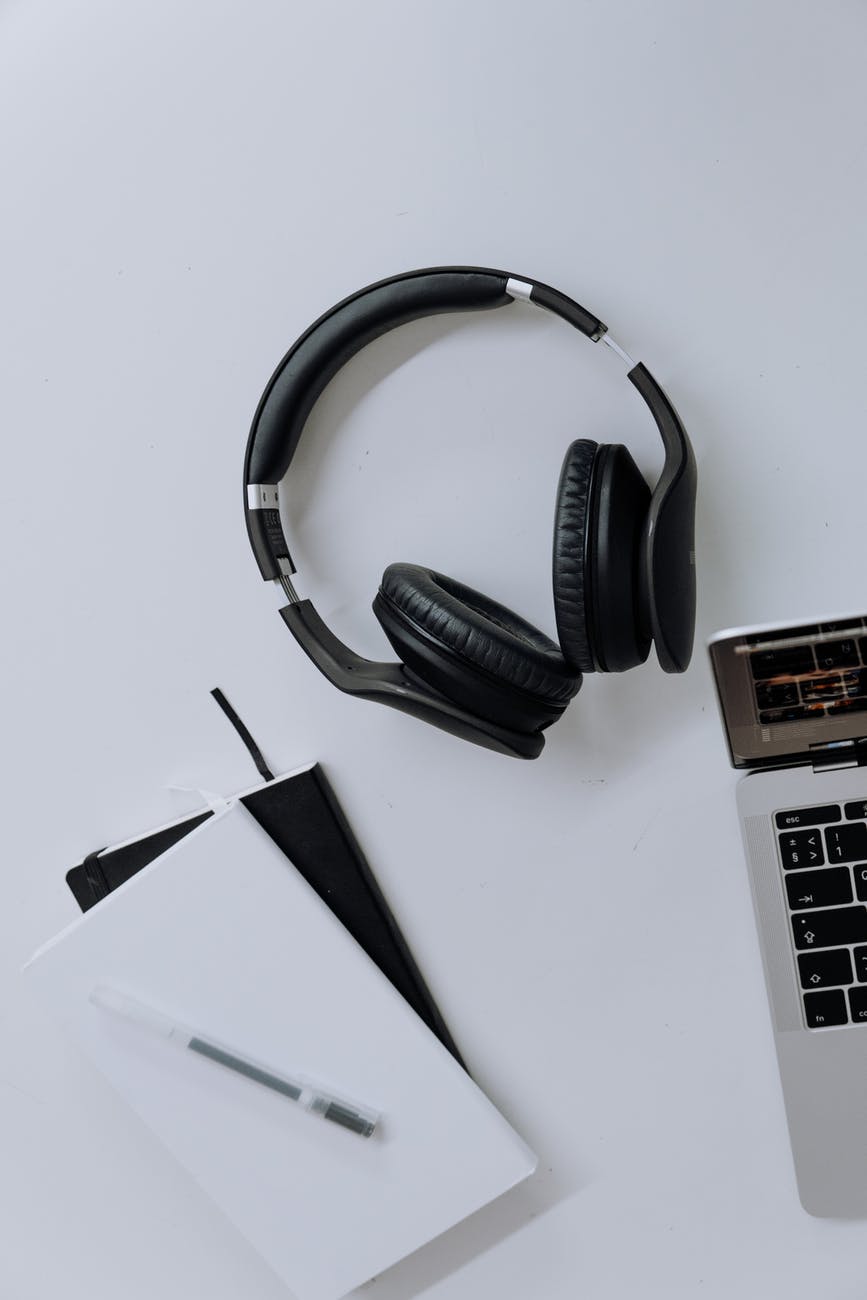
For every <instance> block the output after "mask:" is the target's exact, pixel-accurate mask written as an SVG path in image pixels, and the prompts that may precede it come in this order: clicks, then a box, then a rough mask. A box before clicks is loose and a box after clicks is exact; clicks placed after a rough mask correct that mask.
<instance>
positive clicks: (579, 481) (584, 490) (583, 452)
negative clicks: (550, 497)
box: [552, 438, 599, 673]
mask: <svg viewBox="0 0 867 1300" xmlns="http://www.w3.org/2000/svg"><path fill="white" fill-rule="evenodd" d="M598 450H599V448H598V446H597V444H596V443H595V442H592V441H591V440H590V439H589V438H579V439H578V440H577V442H573V443H572V444H571V445H570V447H569V449H568V450H567V452H566V455H565V458H564V460H563V468H562V469H561V471H560V482H559V484H558V485H557V504H556V507H555V510H554V552H553V564H552V578H553V589H554V616H555V618H556V621H557V635H558V636H559V638H560V648H561V650H562V651H563V657H564V658H565V660H566V662H567V663H570V664H572V665H573V667H575V668H577V669H578V670H579V671H580V672H582V673H592V672H595V671H596V668H597V663H596V657H595V655H594V654H593V650H592V647H591V629H590V623H589V618H588V614H589V601H588V600H587V593H586V574H585V543H586V537H587V533H588V530H589V528H590V522H589V517H588V516H589V510H590V484H591V480H592V476H593V465H594V462H595V460H596V452H597V451H598Z"/></svg>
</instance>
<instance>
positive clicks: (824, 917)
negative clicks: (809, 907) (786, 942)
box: [792, 906, 867, 952]
mask: <svg viewBox="0 0 867 1300" xmlns="http://www.w3.org/2000/svg"><path fill="white" fill-rule="evenodd" d="M792 931H793V933H794V936H795V947H796V948H797V949H798V951H799V952H802V951H803V950H804V949H809V948H838V947H839V946H840V945H841V944H844V943H863V942H864V940H865V939H867V907H863V906H856V907H829V908H828V910H827V911H825V912H798V913H797V915H796V916H793V917H792Z"/></svg>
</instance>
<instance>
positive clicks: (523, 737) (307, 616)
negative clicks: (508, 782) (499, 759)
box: [280, 600, 545, 758]
mask: <svg viewBox="0 0 867 1300" xmlns="http://www.w3.org/2000/svg"><path fill="white" fill-rule="evenodd" d="M280 614H281V617H282V618H283V621H284V622H285V624H286V626H287V627H288V628H289V630H290V632H291V633H292V635H293V636H294V637H295V639H296V641H298V642H299V644H300V645H301V647H302V649H303V650H304V652H305V654H307V655H308V656H309V657H310V659H312V660H313V662H314V663H315V664H316V667H317V668H318V669H319V671H320V672H321V673H323V674H324V675H325V676H326V677H327V678H328V680H329V681H330V682H331V683H332V685H334V686H336V687H337V688H338V690H341V691H346V692H347V694H349V695H360V696H361V697H362V699H365V700H376V701H378V702H379V703H380V704H388V705H390V706H391V707H392V708H393V709H399V710H400V711H401V712H402V713H409V714H411V715H412V716H413V717H415V718H421V719H422V721H424V722H430V723H432V724H433V726H435V727H439V728H440V730H442V731H448V732H450V733H451V734H452V735H453V736H460V738H461V739H462V740H471V741H473V743H474V744H476V745H482V746H483V747H484V748H485V749H493V750H495V751H496V752H497V753H500V754H509V755H511V756H512V757H513V758H538V757H539V755H540V754H541V752H542V750H543V749H544V747H545V737H544V736H543V735H542V734H541V733H540V732H538V731H534V732H526V731H517V730H512V729H510V728H508V727H500V726H497V725H496V724H495V723H493V722H489V721H487V720H486V719H485V718H480V717H478V715H476V714H474V713H471V712H470V711H469V710H468V709H464V708H461V707H460V706H459V705H457V704H455V703H453V702H452V701H451V700H448V699H446V697H445V696H444V695H440V694H439V692H438V691H435V690H433V689H432V688H431V687H430V686H427V685H426V684H425V683H424V682H422V681H420V680H419V679H418V678H416V677H415V676H414V675H413V674H412V672H410V671H408V670H407V669H406V668H405V667H404V666H403V664H388V663H375V662H373V661H371V660H369V659H362V658H361V656H360V655H357V654H356V653H355V652H354V651H353V650H350V648H349V646H347V645H344V643H343V642H342V641H341V640H340V639H339V637H336V636H335V635H334V633H333V632H332V631H331V629H330V628H328V627H326V626H325V624H324V623H323V622H322V619H321V618H320V617H319V615H318V614H317V612H316V610H315V609H314V608H313V605H312V604H311V603H310V601H309V600H301V601H298V603H297V604H294V605H285V606H284V607H283V608H282V609H281V610H280Z"/></svg>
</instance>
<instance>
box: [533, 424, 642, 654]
mask: <svg viewBox="0 0 867 1300" xmlns="http://www.w3.org/2000/svg"><path fill="white" fill-rule="evenodd" d="M649 504H650V489H649V488H648V486H647V484H646V483H645V481H644V479H643V478H642V476H641V474H640V472H639V470H638V466H637V465H636V464H635V461H634V460H633V459H632V457H631V456H630V454H629V452H628V451H627V449H626V448H625V447H623V446H622V445H621V444H619V443H613V444H604V445H603V446H598V445H597V444H596V443H595V442H591V441H589V440H588V439H579V440H578V441H577V442H573V443H572V445H571V446H570V447H569V449H568V451H567V452H566V457H565V459H564V461H563V469H562V471H561V474H560V483H559V486H558V489H557V506H556V512H555V518H554V555H553V580H554V609H555V614H556V618H557V632H558V635H559V637H560V645H561V648H562V650H563V654H564V656H565V658H566V660H567V662H568V663H571V664H573V665H574V666H575V667H577V668H580V670H581V671H582V672H592V671H593V670H594V669H598V670H599V671H601V672H624V671H625V670H626V669H628V668H634V667H636V666H637V665H638V664H640V663H643V662H644V660H645V659H646V658H647V656H648V654H649V653H650V642H651V638H650V632H649V629H647V628H645V627H644V621H645V620H644V619H643V617H642V612H641V606H640V599H639V595H640V587H639V559H640V540H641V533H642V529H643V526H644V522H645V519H646V516H647V510H648V506H649Z"/></svg>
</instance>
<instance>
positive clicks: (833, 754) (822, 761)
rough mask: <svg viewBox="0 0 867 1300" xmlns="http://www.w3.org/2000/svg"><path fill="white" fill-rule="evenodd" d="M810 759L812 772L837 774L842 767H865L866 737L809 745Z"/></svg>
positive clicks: (866, 756)
mask: <svg viewBox="0 0 867 1300" xmlns="http://www.w3.org/2000/svg"><path fill="white" fill-rule="evenodd" d="M810 758H811V760H812V763H813V771H814V772H838V771H840V770H841V769H842V768H844V767H864V766H867V736H858V737H857V738H856V739H855V740H832V741H829V742H828V743H827V744H824V745H811V746H810Z"/></svg>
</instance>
